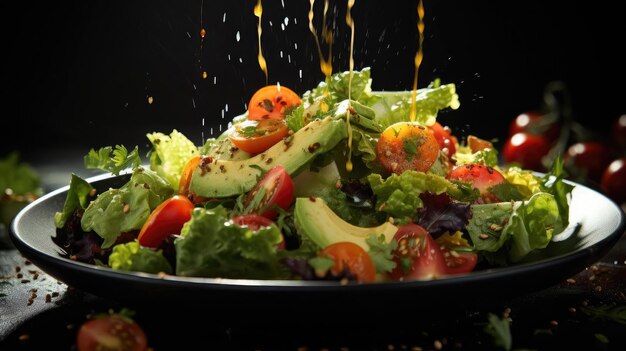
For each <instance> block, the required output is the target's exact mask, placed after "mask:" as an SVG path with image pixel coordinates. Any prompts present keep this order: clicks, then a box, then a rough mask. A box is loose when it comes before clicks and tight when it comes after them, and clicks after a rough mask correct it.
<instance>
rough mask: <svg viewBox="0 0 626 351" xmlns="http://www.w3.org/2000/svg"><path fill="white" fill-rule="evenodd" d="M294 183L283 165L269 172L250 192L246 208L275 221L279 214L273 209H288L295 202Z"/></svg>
mask: <svg viewBox="0 0 626 351" xmlns="http://www.w3.org/2000/svg"><path fill="white" fill-rule="evenodd" d="M293 192H294V188H293V181H292V180H291V177H290V176H289V174H288V173H287V171H286V170H285V168H284V167H283V166H281V165H277V166H274V167H273V168H272V169H270V170H269V171H267V173H265V175H263V178H261V180H259V182H258V183H257V184H256V185H255V186H254V188H252V190H250V192H249V193H248V195H247V197H246V201H245V207H246V208H247V209H248V211H249V212H251V213H257V214H260V215H261V216H264V217H267V218H270V219H273V218H276V216H277V215H278V212H276V211H275V210H274V209H273V207H274V206H277V207H280V208H282V209H284V210H286V209H288V208H289V206H291V203H292V202H293Z"/></svg>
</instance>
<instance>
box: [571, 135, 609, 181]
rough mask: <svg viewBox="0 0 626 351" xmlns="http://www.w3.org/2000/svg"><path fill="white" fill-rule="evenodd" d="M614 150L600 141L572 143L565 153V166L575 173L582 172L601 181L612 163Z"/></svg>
mask: <svg viewBox="0 0 626 351" xmlns="http://www.w3.org/2000/svg"><path fill="white" fill-rule="evenodd" d="M611 160H612V151H611V149H610V148H609V147H608V146H606V145H605V144H603V143H600V142H579V143H575V144H572V145H571V146H570V147H569V148H568V149H567V153H566V155H565V167H567V169H569V170H570V171H571V172H572V173H573V174H582V175H583V176H585V177H587V178H588V179H590V180H592V181H594V182H596V183H599V182H600V178H601V177H602V173H603V172H604V170H605V169H606V167H607V166H608V165H609V163H611Z"/></svg>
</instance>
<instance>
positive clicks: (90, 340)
mask: <svg viewBox="0 0 626 351" xmlns="http://www.w3.org/2000/svg"><path fill="white" fill-rule="evenodd" d="M76 347H77V349H78V351H96V350H128V351H144V350H147V349H148V339H147V337H146V334H145V332H144V331H143V329H142V328H141V326H139V324H137V322H135V321H133V320H132V319H130V318H128V317H126V316H122V315H120V314H116V313H113V314H107V315H104V316H97V317H94V318H93V319H90V320H88V321H86V322H85V323H83V325H82V326H81V327H80V329H79V330H78V334H77V335H76Z"/></svg>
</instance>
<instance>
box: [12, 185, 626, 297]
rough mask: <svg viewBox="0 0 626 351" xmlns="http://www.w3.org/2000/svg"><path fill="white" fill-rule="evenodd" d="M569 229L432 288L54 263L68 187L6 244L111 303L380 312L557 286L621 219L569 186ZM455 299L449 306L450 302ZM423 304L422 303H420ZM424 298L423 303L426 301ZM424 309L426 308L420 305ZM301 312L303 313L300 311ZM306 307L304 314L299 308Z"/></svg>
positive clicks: (593, 255) (34, 210) (614, 235)
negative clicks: (510, 262)
mask: <svg viewBox="0 0 626 351" xmlns="http://www.w3.org/2000/svg"><path fill="white" fill-rule="evenodd" d="M127 180H128V175H122V176H115V177H111V176H98V177H93V178H89V179H88V181H89V182H90V183H92V185H94V187H96V188H97V189H98V191H99V192H101V191H104V190H106V189H108V188H109V187H114V188H117V187H120V186H121V185H122V184H124V183H125V182H126V181H127ZM575 185H576V188H575V189H574V191H573V193H572V202H571V206H570V226H569V227H568V228H567V229H566V230H565V231H564V232H563V233H561V234H559V235H558V236H555V237H554V239H553V241H554V242H552V243H551V244H550V245H549V246H548V248H546V249H545V250H542V252H538V253H536V254H535V255H534V256H533V257H532V262H528V263H524V264H520V265H516V266H512V267H505V268H496V269H489V270H484V271H477V272H473V273H471V274H467V275H462V276H456V277H448V278H442V279H438V280H432V281H407V282H385V283H374V284H348V285H341V284H339V283H335V282H310V281H284V280H281V281H278V280H244V279H241V280H233V279H211V278H187V277H176V276H168V277H165V278H162V277H159V276H157V275H152V274H144V273H134V272H120V271H115V270H112V269H108V268H105V267H98V266H94V265H89V264H85V263H81V262H75V261H72V260H69V259H66V258H64V257H61V255H60V254H59V253H60V248H59V247H58V246H56V245H55V244H54V243H53V242H52V240H51V238H52V237H53V236H54V235H56V234H55V226H54V214H55V213H56V212H58V211H60V210H61V209H62V207H63V203H64V201H65V197H66V194H67V191H68V189H69V186H66V187H63V188H61V189H58V190H56V191H54V192H52V193H49V194H47V195H46V196H43V197H41V198H40V199H38V200H37V201H35V202H33V203H32V204H30V205H29V206H27V207H26V208H24V209H23V210H22V211H21V212H20V213H19V214H18V216H17V217H16V218H15V220H14V222H13V226H12V233H11V238H12V240H13V242H14V243H15V245H16V247H17V248H18V249H19V250H20V251H21V252H22V254H23V255H24V256H25V257H26V258H27V259H29V260H31V261H32V262H33V263H34V264H35V265H37V266H39V267H40V268H41V269H42V270H44V271H45V272H46V273H48V274H50V275H51V276H53V277H55V278H57V279H59V280H61V281H63V282H65V283H67V284H68V285H69V286H73V287H76V288H79V289H82V290H84V291H87V292H90V293H93V294H95V295H99V296H102V297H107V298H112V299H115V300H118V301H128V302H140V303H144V302H145V303H158V304H161V305H162V304H163V303H164V302H170V303H176V304H192V305H196V306H198V305H201V306H204V307H208V308H211V307H216V308H220V307H224V306H237V307H246V306H251V307H252V306H259V301H263V305H266V306H273V307H274V308H276V307H280V306H283V307H286V306H289V305H290V302H295V301H306V304H299V305H300V306H304V305H306V306H308V307H316V306H320V305H323V304H328V303H331V302H332V304H333V305H335V306H336V303H346V304H350V305H352V306H355V304H357V303H358V304H360V303H368V304H369V305H372V302H376V301H380V303H381V304H383V305H386V306H387V307H388V306H389V304H393V303H403V304H406V301H407V300H406V298H411V300H412V301H415V302H416V303H417V302H418V301H435V302H436V301H448V302H450V300H459V296H462V297H463V298H462V300H463V301H465V302H467V301H486V300H488V299H491V300H493V299H498V298H506V297H511V296H513V295H517V294H520V293H523V292H529V291H535V290H539V289H542V288H545V287H548V286H551V285H554V284H556V283H559V282H561V281H563V280H565V279H567V278H569V277H571V276H573V275H575V274H576V273H578V272H580V271H581V270H583V269H584V268H586V267H587V266H589V265H590V264H592V263H594V262H596V261H598V260H599V259H600V258H601V257H602V256H603V255H604V254H605V253H607V252H608V250H609V249H610V248H611V247H612V246H613V245H614V244H615V242H616V241H617V240H618V239H619V238H620V236H621V235H622V233H623V232H624V230H625V226H626V220H625V215H624V212H623V211H622V210H621V208H620V207H618V206H617V205H616V204H615V203H614V202H612V201H611V200H609V199H608V198H606V197H605V196H603V195H602V194H600V193H598V192H596V191H594V190H592V189H590V188H587V187H585V186H582V185H578V184H575ZM452 297H454V298H453V299H451V298H452ZM424 299H425V300H424ZM429 299H430V300H429ZM425 303H429V302H425ZM299 308H302V307H299ZM304 308H306V307H304Z"/></svg>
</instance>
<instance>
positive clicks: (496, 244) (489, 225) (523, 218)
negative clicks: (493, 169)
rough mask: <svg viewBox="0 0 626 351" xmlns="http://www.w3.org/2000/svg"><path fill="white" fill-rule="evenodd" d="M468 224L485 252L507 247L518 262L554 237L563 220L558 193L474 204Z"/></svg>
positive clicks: (510, 258)
mask: <svg viewBox="0 0 626 351" xmlns="http://www.w3.org/2000/svg"><path fill="white" fill-rule="evenodd" d="M472 213H473V216H472V218H471V219H470V222H469V224H468V226H467V230H468V233H469V235H470V238H471V239H472V242H473V244H474V247H475V248H476V249H477V250H478V251H479V252H481V251H482V253H483V254H487V255H488V253H496V252H498V251H499V250H505V254H504V255H503V256H505V257H506V260H507V261H509V262H518V261H520V260H521V259H523V258H524V257H525V256H526V255H528V254H529V253H530V252H531V251H533V250H538V249H543V248H545V247H546V246H547V245H548V244H549V243H550V240H552V236H553V235H554V233H555V225H557V224H558V223H559V221H560V218H559V209H558V205H557V201H556V199H555V197H554V196H552V195H551V194H548V193H537V194H535V195H533V196H532V197H531V198H530V200H528V201H527V202H499V203H493V204H480V205H472Z"/></svg>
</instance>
